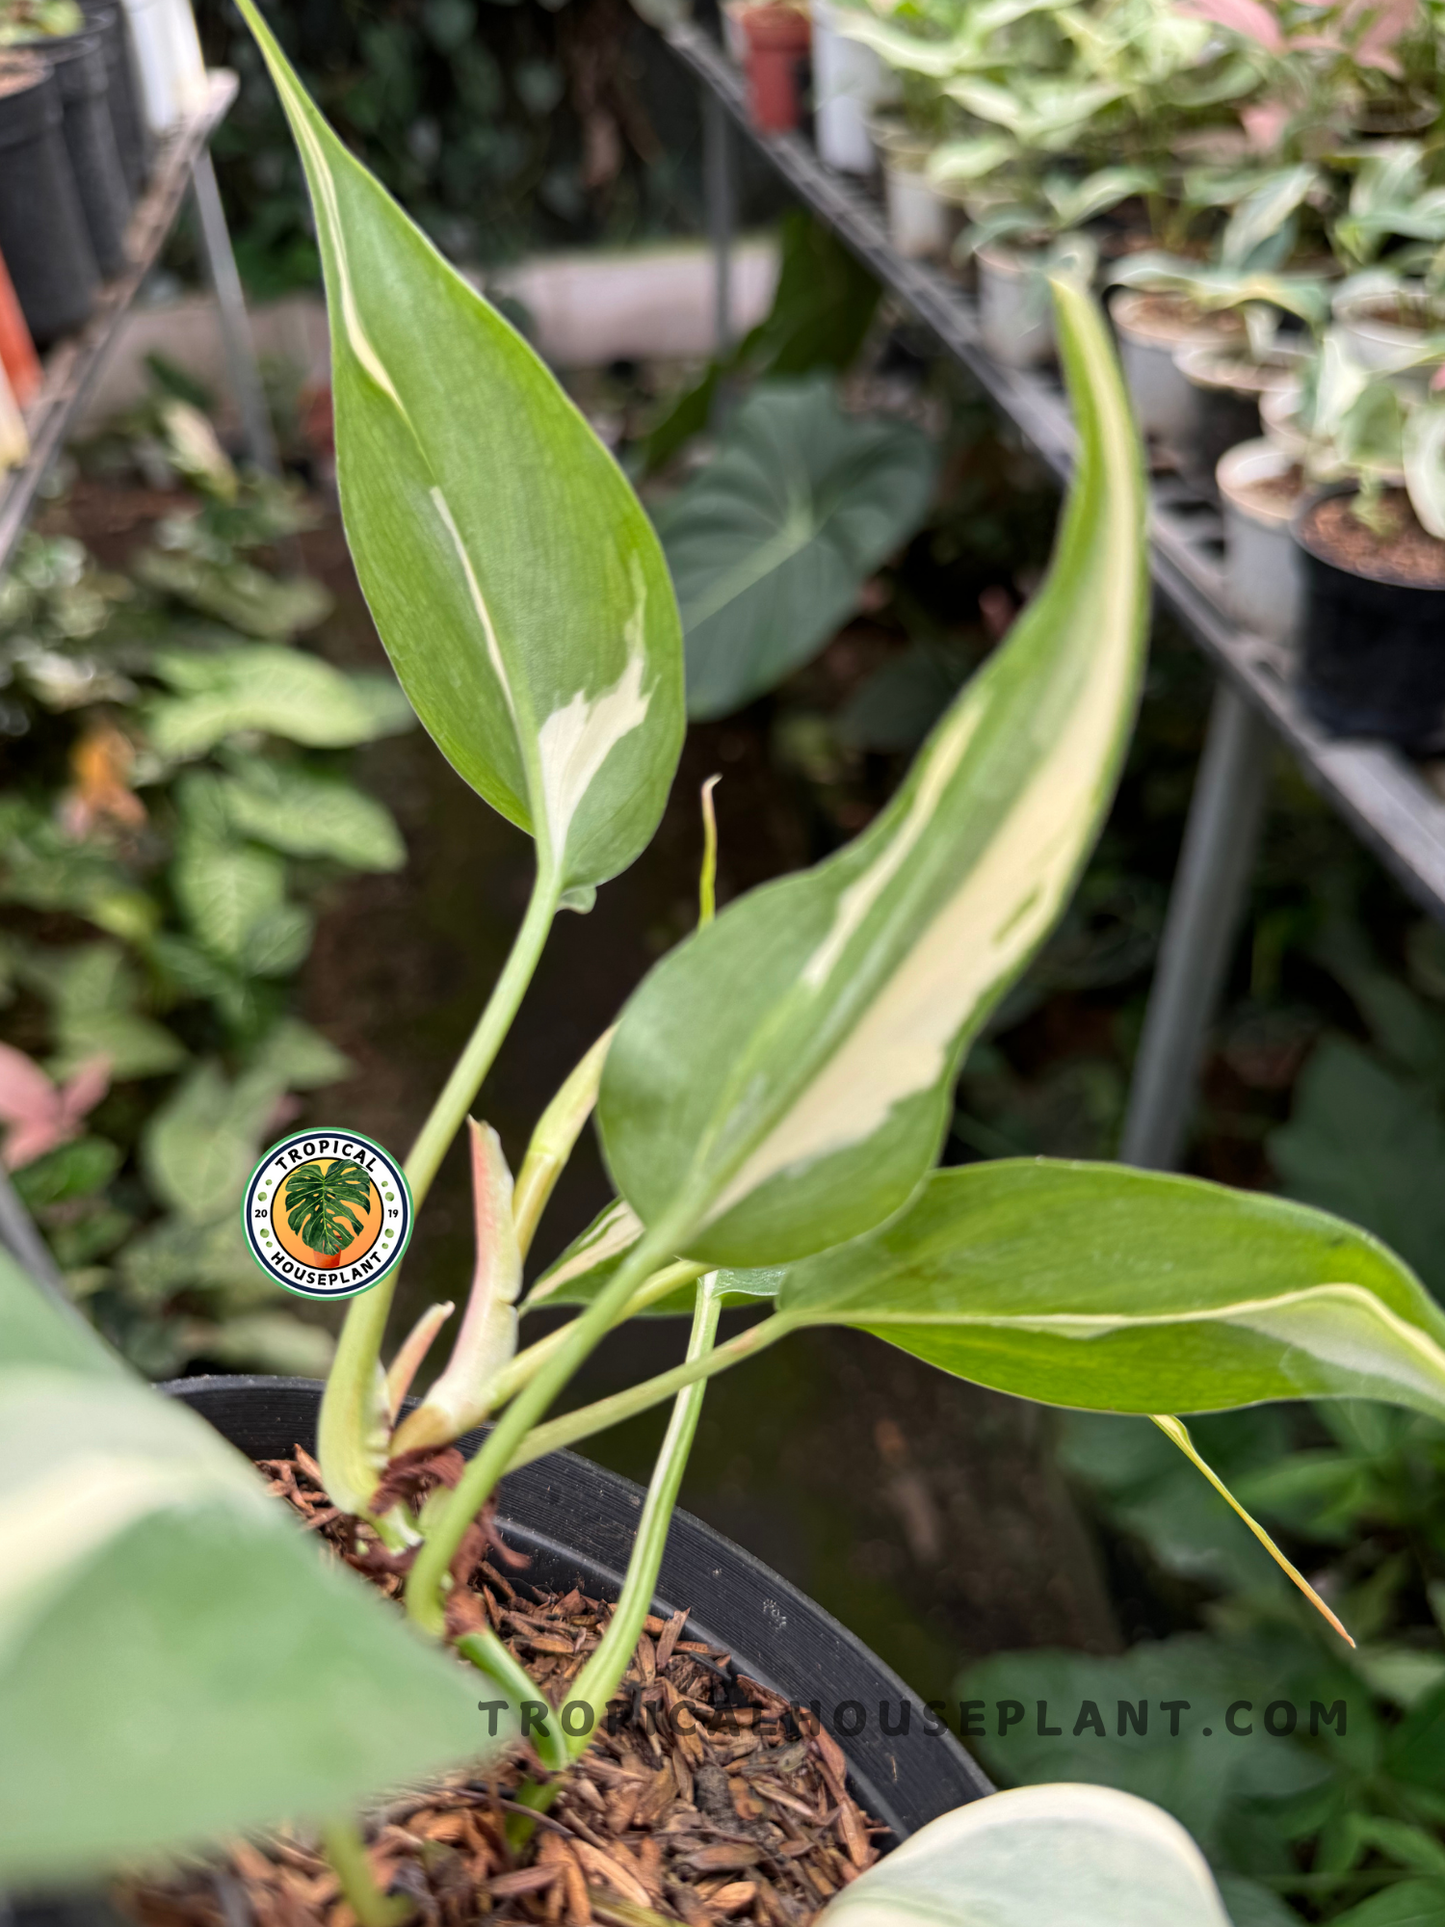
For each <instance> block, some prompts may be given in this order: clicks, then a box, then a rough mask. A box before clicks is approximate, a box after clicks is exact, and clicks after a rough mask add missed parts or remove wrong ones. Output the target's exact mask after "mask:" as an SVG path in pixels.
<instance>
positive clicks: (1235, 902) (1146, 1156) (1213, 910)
mask: <svg viewBox="0 0 1445 1927" xmlns="http://www.w3.org/2000/svg"><path fill="white" fill-rule="evenodd" d="M1270 741H1271V739H1270V732H1269V726H1268V724H1267V723H1266V722H1265V721H1264V720H1263V718H1262V717H1261V716H1260V715H1259V712H1258V711H1257V710H1255V709H1254V708H1252V707H1251V706H1250V705H1249V704H1248V703H1246V702H1244V701H1243V700H1242V699H1241V698H1240V697H1239V696H1237V695H1236V694H1235V693H1234V691H1233V690H1232V689H1231V688H1229V687H1228V686H1227V685H1226V684H1224V683H1220V684H1219V685H1218V687H1217V688H1216V690H1215V692H1214V703H1213V707H1212V708H1211V710H1210V714H1209V733H1208V735H1207V736H1206V738H1205V743H1204V754H1203V755H1202V756H1201V758H1200V761H1199V774H1198V776H1197V778H1196V779H1195V784H1194V796H1193V800H1192V801H1191V803H1190V805H1189V820H1188V822H1187V823H1186V825H1185V829H1184V846H1183V848H1182V850H1181V851H1180V855H1179V868H1178V870H1177V872H1176V873H1175V877H1174V886H1173V889H1172V890H1171V892H1170V896H1169V911H1168V915H1167V916H1166V918H1165V922H1164V939H1163V942H1162V944H1161V945H1160V950H1159V963H1158V967H1157V968H1156V970H1155V973H1154V984H1153V988H1152V989H1151V991H1150V993H1149V1008H1148V1010H1147V1011H1146V1013H1145V1017H1144V1031H1143V1035H1142V1037H1141V1038H1140V1040H1139V1056H1138V1059H1137V1061H1136V1062H1135V1065H1134V1081H1133V1083H1132V1084H1131V1086H1130V1088H1129V1107H1128V1111H1127V1113H1126V1115H1125V1118H1124V1135H1123V1142H1122V1144H1121V1146H1120V1151H1119V1155H1120V1157H1121V1158H1122V1160H1123V1162H1124V1163H1125V1164H1135V1165H1139V1166H1141V1167H1143V1168H1144V1169H1146V1170H1153V1171H1172V1170H1173V1169H1174V1168H1175V1166H1176V1165H1177V1164H1178V1162H1179V1159H1180V1157H1181V1155H1182V1153H1183V1151H1184V1145H1185V1139H1186V1136H1187V1133H1188V1129H1189V1121H1190V1116H1191V1114H1192V1112H1193V1109H1194V1096H1195V1080H1196V1077H1197V1075H1198V1071H1199V1059H1200V1055H1201V1053H1202V1050H1203V1047H1204V1036H1205V1031H1206V1030H1207V1028H1208V1025H1209V1021H1210V1018H1211V1017H1212V1016H1213V1014H1214V1011H1215V1008H1216V1006H1217V1004H1218V1001H1219V993H1220V990H1221V988H1222V986H1223V983H1224V974H1225V971H1226V969H1227V968H1228V964H1229V954H1230V950H1231V948H1232V946H1233V942H1234V936H1235V932H1236V930H1237V929H1238V927H1239V919H1240V914H1241V912H1242V910H1243V907H1244V896H1245V890H1246V888H1247V886H1248V883H1249V875H1250V871H1251V869H1252V868H1253V865H1254V853H1255V849H1256V846H1257V844H1258V840H1259V828H1260V820H1261V817H1262V814H1263V807H1264V797H1265V788H1266V779H1267V776H1268V772H1269V752H1270Z"/></svg>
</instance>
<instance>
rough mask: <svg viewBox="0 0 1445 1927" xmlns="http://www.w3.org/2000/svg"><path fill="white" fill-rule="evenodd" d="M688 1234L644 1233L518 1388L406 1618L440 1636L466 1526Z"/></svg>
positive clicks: (429, 1540)
mask: <svg viewBox="0 0 1445 1927" xmlns="http://www.w3.org/2000/svg"><path fill="white" fill-rule="evenodd" d="M688 1229H689V1226H688V1225H686V1224H685V1223H683V1222H682V1221H681V1220H680V1219H679V1220H678V1221H676V1222H673V1221H670V1220H667V1219H664V1220H662V1221H661V1222H660V1223H658V1224H656V1225H654V1226H653V1227H652V1229H651V1230H649V1231H645V1232H644V1233H643V1235H642V1237H641V1238H640V1239H639V1240H638V1242H637V1243H636V1244H635V1245H634V1246H633V1247H632V1249H631V1251H629V1252H628V1254H627V1256H626V1257H625V1258H624V1259H623V1260H622V1263H621V1264H620V1265H619V1266H618V1268H617V1270H616V1271H615V1272H614V1273H613V1274H612V1276H611V1278H609V1279H608V1281H607V1283H606V1284H605V1285H604V1286H603V1287H602V1290H601V1291H600V1292H599V1293H598V1294H597V1296H596V1298H594V1299H593V1301H592V1303H591V1304H590V1305H589V1306H588V1307H587V1309H586V1311H584V1312H583V1314H582V1316H581V1317H580V1318H574V1319H573V1321H572V1323H571V1324H570V1325H568V1326H567V1327H566V1335H565V1337H564V1339H563V1341H562V1343H561V1344H560V1345H559V1346H558V1347H557V1350H556V1351H555V1352H554V1353H553V1355H552V1356H551V1357H550V1358H549V1359H547V1360H546V1361H545V1362H544V1363H543V1365H542V1366H541V1368H540V1370H538V1371H537V1372H535V1373H534V1374H533V1377H532V1379H531V1382H530V1383H529V1384H527V1385H524V1386H523V1387H522V1389H521V1391H520V1392H518V1393H517V1395H516V1397H515V1398H514V1399H513V1400H512V1402H511V1403H510V1405H508V1406H507V1407H506V1408H505V1409H504V1411H503V1412H502V1415H501V1417H500V1418H499V1419H498V1420H497V1422H496V1424H495V1425H494V1426H493V1427H492V1429H491V1431H490V1432H489V1433H488V1434H487V1437H486V1440H485V1441H484V1443H483V1445H482V1449H481V1450H480V1451H479V1452H478V1453H477V1456H476V1457H475V1458H474V1459H473V1460H472V1461H471V1463H470V1464H469V1465H468V1466H467V1469H466V1471H465V1472H464V1473H463V1474H462V1476H461V1478H460V1479H459V1480H458V1481H457V1484H456V1485H455V1487H454V1488H453V1490H452V1493H451V1496H450V1498H449V1499H448V1500H447V1502H446V1504H445V1506H444V1507H443V1508H442V1510H441V1513H440V1515H439V1517H438V1518H437V1521H436V1523H435V1524H434V1525H433V1526H432V1528H431V1530H430V1531H429V1532H428V1534H427V1536H426V1541H425V1543H424V1544H423V1545H422V1546H421V1548H420V1549H419V1550H418V1552H417V1555H416V1560H415V1563H414V1564H413V1566H412V1569H411V1572H410V1574H409V1576H408V1578H407V1582H406V1609H407V1612H408V1613H409V1614H410V1616H411V1618H412V1619H414V1620H415V1621H416V1623H417V1624H418V1625H419V1626H421V1627H423V1628H424V1629H425V1630H426V1631H427V1632H429V1633H434V1634H436V1635H437V1636H438V1637H440V1635H441V1633H442V1631H443V1629H444V1627H445V1624H446V1614H445V1611H444V1608H443V1604H442V1582H443V1580H444V1579H445V1578H446V1574H447V1568H448V1567H449V1566H450V1565H451V1562H452V1559H453V1557H454V1556H455V1554H456V1550H457V1547H458V1546H459V1545H460V1544H461V1542H462V1537H463V1534H464V1533H465V1532H466V1529H467V1527H468V1526H469V1525H470V1524H471V1522H472V1520H473V1519H475V1518H476V1516H477V1514H478V1513H479V1512H480V1511H481V1509H482V1507H483V1506H484V1505H485V1504H486V1502H487V1500H488V1499H489V1498H490V1497H491V1496H492V1491H493V1488H494V1487H495V1486H496V1483H497V1481H498V1479H500V1478H501V1476H502V1474H503V1473H504V1472H505V1471H506V1470H507V1468H508V1466H509V1465H510V1464H511V1463H512V1454H513V1453H514V1451H515V1450H516V1448H517V1446H518V1445H520V1444H521V1442H522V1440H523V1439H524V1438H525V1436H526V1434H527V1432H528V1430H529V1429H530V1428H531V1427H532V1426H533V1425H534V1424H535V1423H536V1421H537V1420H538V1419H539V1418H540V1417H541V1416H542V1414H543V1412H545V1411H546V1409H547V1407H548V1406H549V1405H550V1404H551V1403H552V1400H553V1399H554V1398H555V1397H556V1396H557V1394H558V1393H559V1392H560V1391H561V1390H562V1387H563V1386H564V1385H565V1384H566V1383H567V1381H568V1379H569V1378H571V1376H572V1374H573V1372H574V1371H576V1369H577V1367H578V1366H579V1365H580V1364H581V1363H582V1361H583V1359H584V1358H586V1357H587V1355H588V1353H589V1352H590V1351H591V1350H592V1349H593V1347H594V1346H595V1345H596V1344H597V1342H598V1340H599V1339H601V1338H602V1337H603V1336H604V1334H605V1333H606V1332H608V1331H609V1330H610V1329H611V1327H612V1325H613V1324H614V1323H615V1322H616V1319H617V1317H618V1315H619V1313H620V1312H621V1310H622V1307H623V1306H624V1305H625V1304H626V1303H627V1301H628V1299H629V1298H630V1297H631V1296H632V1294H633V1292H634V1291H636V1289H637V1287H638V1286H639V1285H640V1284H642V1283H643V1282H644V1280H645V1279H646V1278H647V1277H648V1276H649V1275H650V1274H651V1272H652V1271H653V1270H654V1268H655V1267H656V1264H657V1261H658V1259H659V1258H665V1257H667V1256H668V1255H670V1254H671V1253H672V1252H673V1251H675V1250H676V1249H677V1246H678V1245H679V1244H680V1243H681V1241H682V1234H683V1233H685V1232H686V1231H687V1230H688Z"/></svg>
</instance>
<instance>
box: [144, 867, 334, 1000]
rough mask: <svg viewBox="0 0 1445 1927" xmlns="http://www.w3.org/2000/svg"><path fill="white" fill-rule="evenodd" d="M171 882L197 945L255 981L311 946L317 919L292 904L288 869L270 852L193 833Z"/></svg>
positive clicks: (276, 972)
mask: <svg viewBox="0 0 1445 1927" xmlns="http://www.w3.org/2000/svg"><path fill="white" fill-rule="evenodd" d="M171 884H172V887H173V888H174V890H175V893H176V900H177V902H178V903H179V904H180V907H181V912H182V914H183V916H184V917H185V919H186V921H187V923H188V924H189V925H190V926H191V929H192V930H193V931H194V933H195V936H196V938H197V941H198V942H199V943H200V944H201V945H202V946H203V948H205V949H206V950H209V951H210V952H211V954H212V955H213V956H215V957H218V958H219V959H220V960H221V961H222V962H223V963H227V964H233V965H235V966H237V967H238V968H240V969H241V970H243V971H245V972H246V973H247V974H248V975H251V976H256V977H281V976H285V975H286V974H287V973H288V972H290V971H292V970H294V969H295V968H296V966H297V965H298V964H299V963H300V962H301V961H302V959H303V958H304V957H305V955H306V952H307V951H308V950H309V949H310V947H311V930H312V924H311V916H310V913H309V912H308V911H306V910H304V909H302V907H301V905H300V904H296V903H288V902H287V900H286V866H285V864H284V862H283V861H282V859H281V858H280V857H279V856H277V855H276V854H275V853H274V852H273V851H271V850H262V849H258V848H257V847H256V846H255V845H254V844H244V843H229V842H223V841H222V840H221V839H219V838H217V837H211V836H207V835H204V834H198V833H196V832H191V833H189V834H187V835H185V836H184V837H183V838H182V839H181V845H180V848H179V850H178V851H177V854H176V859H175V862H174V863H173V864H172V865H171Z"/></svg>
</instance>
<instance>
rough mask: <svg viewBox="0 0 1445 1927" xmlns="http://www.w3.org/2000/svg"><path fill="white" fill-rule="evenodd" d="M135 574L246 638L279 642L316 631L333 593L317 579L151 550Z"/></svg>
mask: <svg viewBox="0 0 1445 1927" xmlns="http://www.w3.org/2000/svg"><path fill="white" fill-rule="evenodd" d="M131 570H132V573H133V574H134V575H135V576H136V577H137V579H138V580H139V581H141V582H143V583H145V585H146V587H147V588H149V589H159V590H160V591H162V593H164V594H166V595H173V596H175V597H176V599H177V600H178V601H180V602H185V603H188V604H189V605H190V606H191V608H193V609H199V610H200V612H201V614H202V615H206V616H214V617H215V618H216V620H217V621H218V622H224V623H226V624H228V625H229V626H230V627H231V628H232V629H239V630H240V631H241V634H242V635H245V636H262V637H265V638H267V639H268V640H275V641H278V642H279V641H282V640H284V639H286V638H287V637H290V636H294V635H298V634H299V633H300V632H301V631H302V630H304V629H314V628H315V627H316V625H317V623H318V622H324V621H325V620H326V618H327V616H329V615H330V613H331V609H332V597H331V591H330V590H329V589H328V588H327V587H326V586H325V584H324V583H321V582H318V581H316V579H315V578H314V577H313V576H296V577H293V578H292V579H291V580H290V581H286V582H280V581H278V580H277V579H276V577H275V576H273V575H267V574H266V572H265V570H264V569H258V568H256V567H255V566H254V565H253V564H251V563H249V562H226V563H217V562H211V561H207V560H206V559H205V558H204V557H202V556H198V555H167V554H164V553H163V552H162V551H161V550H159V549H147V550H145V551H143V552H142V553H141V554H140V555H139V556H137V557H136V559H135V560H134V561H133V562H132V564H131Z"/></svg>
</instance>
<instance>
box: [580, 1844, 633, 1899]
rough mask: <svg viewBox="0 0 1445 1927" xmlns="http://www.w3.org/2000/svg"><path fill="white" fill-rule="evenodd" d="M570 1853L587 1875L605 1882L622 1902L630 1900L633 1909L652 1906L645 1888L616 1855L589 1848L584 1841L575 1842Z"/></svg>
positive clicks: (596, 1848)
mask: <svg viewBox="0 0 1445 1927" xmlns="http://www.w3.org/2000/svg"><path fill="white" fill-rule="evenodd" d="M572 1851H573V1852H574V1853H575V1854H576V1856H577V1858H578V1859H579V1860H580V1861H581V1862H582V1865H583V1866H584V1867H585V1868H586V1870H587V1872H588V1873H590V1874H591V1875H592V1876H593V1877H594V1878H595V1879H597V1880H604V1881H606V1883H607V1885H608V1886H609V1887H611V1888H613V1889H614V1891H615V1892H617V1893H619V1894H621V1895H622V1898H623V1899H624V1900H630V1901H631V1902H632V1904H633V1905H634V1906H635V1907H650V1906H651V1905H652V1900H651V1896H650V1895H649V1894H648V1891H647V1889H646V1887H644V1886H643V1884H642V1882H641V1881H640V1880H639V1879H638V1877H637V1875H636V1874H635V1873H633V1872H632V1871H631V1869H630V1868H627V1867H624V1866H623V1865H622V1863H621V1861H620V1860H619V1859H618V1857H617V1855H616V1854H614V1853H604V1852H603V1851H602V1849H601V1848H600V1847H594V1846H591V1845H589V1844H588V1842H587V1841H585V1840H578V1841H576V1842H575V1843H574V1844H573V1848H572Z"/></svg>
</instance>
